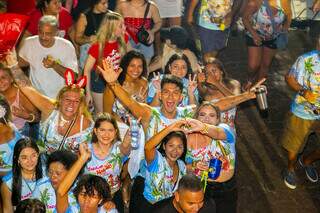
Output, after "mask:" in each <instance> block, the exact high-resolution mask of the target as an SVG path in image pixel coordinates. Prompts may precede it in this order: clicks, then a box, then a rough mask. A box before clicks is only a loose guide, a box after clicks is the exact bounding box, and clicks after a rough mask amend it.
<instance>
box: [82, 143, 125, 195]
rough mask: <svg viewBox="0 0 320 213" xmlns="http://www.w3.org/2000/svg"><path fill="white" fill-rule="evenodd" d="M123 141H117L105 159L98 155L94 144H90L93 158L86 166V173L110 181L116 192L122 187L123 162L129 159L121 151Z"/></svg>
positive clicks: (112, 191)
mask: <svg viewBox="0 0 320 213" xmlns="http://www.w3.org/2000/svg"><path fill="white" fill-rule="evenodd" d="M120 144H121V142H120V141H118V142H115V143H114V144H113V146H112V148H111V150H110V153H109V154H108V156H107V157H106V158H104V159H101V158H99V157H98V156H96V154H95V153H94V150H93V146H92V144H89V149H90V150H91V159H90V161H88V162H87V164H86V167H85V173H89V174H93V175H98V176H100V177H103V178H104V179H106V180H107V181H108V184H109V186H110V189H111V193H112V194H114V193H115V192H117V191H118V190H119V189H120V186H121V181H120V173H121V169H122V166H123V163H124V162H125V160H126V159H127V157H126V156H123V155H122V154H121V151H120V147H119V146H120Z"/></svg>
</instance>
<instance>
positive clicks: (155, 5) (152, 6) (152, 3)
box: [149, 1, 158, 10]
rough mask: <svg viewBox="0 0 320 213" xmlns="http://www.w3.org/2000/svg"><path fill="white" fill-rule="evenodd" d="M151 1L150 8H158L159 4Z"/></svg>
mask: <svg viewBox="0 0 320 213" xmlns="http://www.w3.org/2000/svg"><path fill="white" fill-rule="evenodd" d="M149 3H150V8H151V9H152V10H158V6H157V4H156V3H155V2H153V1H149Z"/></svg>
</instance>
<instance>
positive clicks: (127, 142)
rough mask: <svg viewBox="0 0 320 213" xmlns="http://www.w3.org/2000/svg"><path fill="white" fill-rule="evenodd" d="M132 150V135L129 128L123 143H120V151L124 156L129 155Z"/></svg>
mask: <svg viewBox="0 0 320 213" xmlns="http://www.w3.org/2000/svg"><path fill="white" fill-rule="evenodd" d="M130 151H131V136H130V129H128V130H127V132H126V134H125V136H124V138H123V141H122V143H121V144H120V152H121V154H122V155H124V156H128V155H129V154H130Z"/></svg>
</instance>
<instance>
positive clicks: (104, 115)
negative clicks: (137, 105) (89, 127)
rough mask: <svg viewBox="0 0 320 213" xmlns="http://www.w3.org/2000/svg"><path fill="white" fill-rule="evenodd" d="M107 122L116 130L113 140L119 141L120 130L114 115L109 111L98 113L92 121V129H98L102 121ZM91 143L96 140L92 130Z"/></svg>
mask: <svg viewBox="0 0 320 213" xmlns="http://www.w3.org/2000/svg"><path fill="white" fill-rule="evenodd" d="M104 121H106V122H108V123H111V124H112V125H113V127H114V128H115V130H116V137H115V138H114V142H115V141H120V140H121V139H120V132H119V128H118V124H117V121H116V119H115V118H114V117H112V116H111V115H110V114H109V113H106V112H104V113H100V114H99V115H98V117H97V119H96V121H95V122H94V127H93V128H94V129H98V128H99V127H100V126H101V123H102V122H104ZM91 142H92V143H96V142H98V137H97V135H96V133H95V132H94V131H92V139H91Z"/></svg>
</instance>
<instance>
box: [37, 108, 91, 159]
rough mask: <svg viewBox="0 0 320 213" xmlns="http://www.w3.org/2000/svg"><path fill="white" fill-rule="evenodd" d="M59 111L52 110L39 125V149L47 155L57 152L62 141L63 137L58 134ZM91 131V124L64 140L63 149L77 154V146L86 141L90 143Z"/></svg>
mask: <svg viewBox="0 0 320 213" xmlns="http://www.w3.org/2000/svg"><path fill="white" fill-rule="evenodd" d="M58 123H59V111H58V110H54V111H52V113H51V114H50V116H49V117H48V118H47V120H45V121H44V122H42V123H41V124H40V137H41V141H40V142H39V143H38V145H39V146H40V147H43V148H45V150H46V151H47V152H49V153H51V152H54V151H56V150H58V148H59V145H60V143H61V141H62V139H63V135H60V134H59V133H58ZM92 129H93V122H92V123H91V125H90V126H89V127H88V128H86V129H84V130H82V131H81V132H79V133H77V134H74V135H71V136H69V137H67V138H66V140H65V143H64V146H63V148H64V149H66V150H70V151H73V152H78V149H79V145H80V144H81V143H83V142H86V141H91V132H92Z"/></svg>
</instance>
